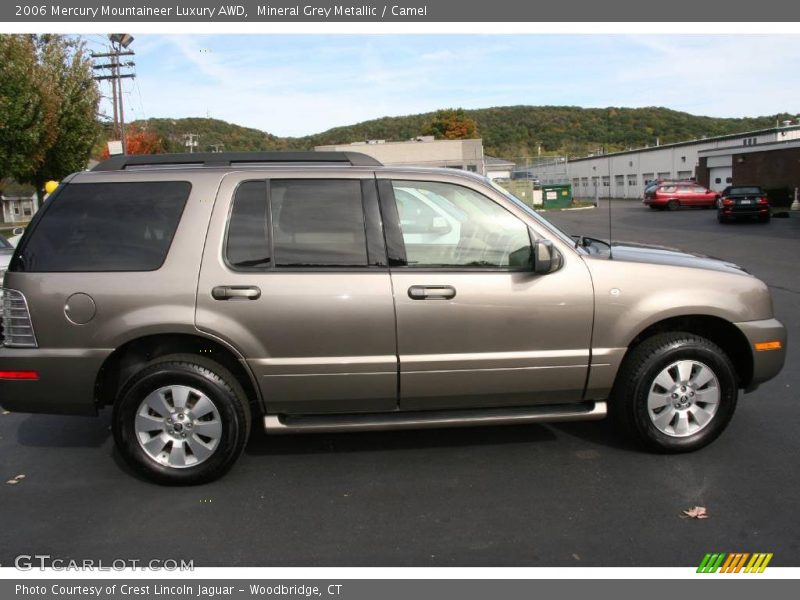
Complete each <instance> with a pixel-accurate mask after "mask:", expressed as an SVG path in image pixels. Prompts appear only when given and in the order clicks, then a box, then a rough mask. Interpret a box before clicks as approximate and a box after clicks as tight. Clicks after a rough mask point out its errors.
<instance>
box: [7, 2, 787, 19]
mask: <svg viewBox="0 0 800 600" xmlns="http://www.w3.org/2000/svg"><path fill="white" fill-rule="evenodd" d="M394 2H397V3H394ZM0 20H2V21H3V22H5V23H15V22H17V23H44V22H50V23H54V22H55V23H57V22H114V21H126V22H150V23H157V22H163V23H170V22H185V21H192V22H256V23H259V22H261V23H267V22H301V23H302V22H331V23H346V22H382V21H385V22H409V23H414V22H419V23H423V22H445V23H454V22H455V23H458V22H462V23H468V22H659V21H664V22H676V21H677V22H693V21H694V22H713V23H734V22H795V21H800V2H787V1H786V0H760V1H759V2H751V1H744V0H699V1H698V0H670V1H669V2H642V0H604V1H602V2H598V1H597V0H561V1H560V2H549V1H547V2H546V1H544V0H492V1H491V2H487V1H486V0H393V2H389V3H385V2H370V1H369V0H368V1H367V2H362V3H355V2H352V3H351V2H340V1H337V0H301V1H296V0H233V1H232V2H230V3H227V2H224V0H105V1H102V0H52V1H41V0H40V1H31V0H10V1H9V2H2V3H0Z"/></svg>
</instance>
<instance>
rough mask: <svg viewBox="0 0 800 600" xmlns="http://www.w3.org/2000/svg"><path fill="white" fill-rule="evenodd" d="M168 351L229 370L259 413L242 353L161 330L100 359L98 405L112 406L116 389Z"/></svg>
mask: <svg viewBox="0 0 800 600" xmlns="http://www.w3.org/2000/svg"><path fill="white" fill-rule="evenodd" d="M169 354H192V355H197V356H198V357H203V358H206V359H210V360H213V361H215V362H217V363H219V364H220V365H222V366H223V367H225V368H226V369H227V370H228V371H230V372H231V373H232V374H233V376H234V377H236V380H237V381H238V382H239V384H240V385H241V386H242V388H243V389H244V391H245V393H246V394H247V398H248V401H249V404H250V406H251V409H254V410H258V411H259V412H261V413H263V402H262V399H261V394H260V393H259V388H258V384H257V382H256V380H255V378H254V376H253V373H252V371H251V370H250V369H249V367H248V366H247V363H246V362H245V361H244V358H243V356H242V355H241V354H240V353H239V352H238V351H237V350H236V349H235V348H232V347H230V346H227V345H225V344H223V343H221V342H220V341H218V340H215V339H212V338H209V337H205V336H203V335H199V334H198V335H194V334H187V333H162V334H153V335H145V336H140V337H136V338H133V339H131V340H129V341H127V342H125V343H124V344H123V345H121V346H119V347H118V348H117V349H116V350H114V352H112V353H111V354H110V355H109V356H108V357H107V358H106V360H105V361H104V362H103V364H102V366H101V367H100V370H99V371H98V374H97V377H96V380H95V399H96V403H97V406H98V408H100V407H103V406H110V405H113V404H114V402H115V401H116V397H117V394H118V392H119V390H120V389H121V388H122V387H123V386H124V385H125V383H126V382H127V381H128V380H129V379H130V377H131V376H132V375H133V374H134V373H135V372H136V371H138V370H139V369H141V368H142V367H143V366H144V365H145V364H147V363H148V362H150V361H152V360H154V359H156V358H160V357H162V356H167V355H169Z"/></svg>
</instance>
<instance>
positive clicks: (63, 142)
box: [0, 35, 100, 198]
mask: <svg viewBox="0 0 800 600" xmlns="http://www.w3.org/2000/svg"><path fill="white" fill-rule="evenodd" d="M0 48H2V51H3V52H5V51H6V48H7V49H8V56H9V58H10V61H5V60H4V63H5V62H9V63H10V64H8V65H4V67H3V74H4V75H5V73H6V71H7V72H8V74H9V77H8V79H9V82H13V81H14V79H13V77H12V76H13V75H14V73H17V72H24V73H27V75H28V77H29V81H30V82H31V83H30V84H29V87H25V86H21V85H20V86H18V88H19V89H20V91H21V92H23V95H22V96H21V97H19V98H15V97H14V96H13V95H11V94H9V92H8V90H6V89H3V88H5V78H4V79H3V80H0V89H2V91H0V94H3V98H4V102H6V103H7V104H8V106H9V108H10V110H9V111H8V112H10V113H11V114H12V115H13V114H19V115H26V116H27V117H28V120H27V121H25V119H23V118H17V119H16V121H15V122H8V124H7V128H8V129H9V130H10V131H11V132H10V133H9V137H14V136H17V137H25V136H27V137H28V138H29V141H32V142H33V143H29V144H27V145H21V146H5V144H6V140H5V139H3V140H2V142H0V144H2V145H3V146H4V148H3V150H0V153H2V152H5V153H7V154H8V155H9V156H11V157H13V158H11V159H10V160H9V161H8V167H9V172H8V174H10V175H12V176H13V177H14V178H16V179H17V180H18V181H20V182H22V183H31V184H33V185H34V186H35V187H36V190H37V193H38V194H39V197H40V198H41V197H42V196H43V194H44V184H45V182H46V181H48V180H50V179H54V180H59V179H62V178H63V177H65V176H66V175H68V174H69V173H72V172H74V171H80V170H82V169H83V168H85V167H86V163H87V162H88V160H89V157H90V155H91V151H92V147H93V145H94V143H95V140H96V139H97V136H98V134H99V131H100V128H99V124H98V122H97V107H98V104H99V102H100V93H99V91H98V89H97V84H96V83H95V81H94V79H93V78H92V64H91V61H90V58H89V55H88V54H87V52H86V50H85V47H84V44H83V42H81V41H80V40H76V39H72V38H67V37H65V36H60V35H43V36H16V35H14V36H11V35H9V36H2V41H0ZM3 58H5V54H4V55H3ZM26 92H27V93H26ZM7 94H8V95H9V96H10V97H9V98H6V95H7ZM5 166H6V165H5V164H3V163H0V168H3V167H5Z"/></svg>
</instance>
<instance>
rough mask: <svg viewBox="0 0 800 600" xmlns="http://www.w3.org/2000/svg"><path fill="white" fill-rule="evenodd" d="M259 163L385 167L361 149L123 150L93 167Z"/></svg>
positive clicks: (115, 167)
mask: <svg viewBox="0 0 800 600" xmlns="http://www.w3.org/2000/svg"><path fill="white" fill-rule="evenodd" d="M259 163H336V164H341V163H344V164H348V165H350V166H353V167H381V166H383V165H382V164H381V163H380V162H379V161H377V160H375V159H374V158H372V157H371V156H367V155H366V154H362V153H360V152H194V153H188V152H187V153H182V154H120V155H117V156H112V157H111V158H109V159H108V160H104V161H103V162H101V163H99V164H97V165H95V167H94V168H93V169H92V171H124V170H125V169H128V168H130V167H157V166H183V165H185V166H198V167H234V166H237V165H238V166H242V165H247V166H256V165H258V164H259Z"/></svg>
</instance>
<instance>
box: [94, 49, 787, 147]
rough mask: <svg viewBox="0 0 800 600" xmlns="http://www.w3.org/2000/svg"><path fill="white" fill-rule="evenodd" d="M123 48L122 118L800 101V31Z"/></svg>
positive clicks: (722, 113) (270, 126) (263, 119)
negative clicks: (127, 55)
mask: <svg viewBox="0 0 800 600" xmlns="http://www.w3.org/2000/svg"><path fill="white" fill-rule="evenodd" d="M85 37H86V39H87V41H88V42H89V46H90V48H91V49H93V50H100V49H101V47H102V45H101V43H102V42H103V36H101V35H88V36H85ZM131 49H133V50H135V51H136V57H135V61H136V72H137V78H136V79H135V80H133V81H132V80H126V81H125V83H124V86H125V102H126V120H133V119H138V118H149V117H206V116H210V117H213V118H216V119H223V120H225V121H229V122H232V123H237V124H239V125H245V126H249V127H256V128H258V129H262V130H264V131H267V132H270V133H273V134H276V135H281V136H286V135H291V136H299V135H305V134H309V133H317V132H320V131H324V130H325V129H329V128H331V127H335V126H339V125H349V124H353V123H357V122H359V121H364V120H367V119H373V118H377V117H382V116H387V115H389V116H399V115H407V114H413V113H420V112H427V111H431V110H435V109H437V108H445V107H457V106H460V107H464V108H485V107H490V106H506V105H515V104H532V105H541V104H551V105H573V106H584V107H600V106H629V107H639V106H666V107H668V108H672V109H675V110H682V111H686V112H689V113H692V114H696V115H708V116H716V117H740V116H759V115H767V114H774V113H777V112H790V113H798V114H800V75H798V65H800V35H769V36H768V35H753V36H742V35H735V36H733V35H732V36H724V35H711V34H703V35H687V36H676V35H664V36H655V35H641V36H629V35H624V36H623V35H591V36H590V35H558V36H555V35H553V36H550V35H513V36H505V35H486V36H479V35H445V34H437V35H372V36H364V35H266V34H264V35H220V36H207V35H188V36H180V35H136V39H135V41H134V43H133V45H132V46H131ZM103 92H104V94H108V93H109V90H108V89H107V86H104V87H103ZM105 112H106V113H107V114H108V113H110V108H106V109H105Z"/></svg>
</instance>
